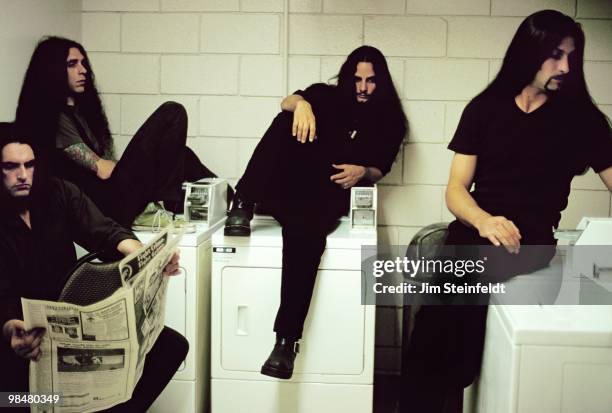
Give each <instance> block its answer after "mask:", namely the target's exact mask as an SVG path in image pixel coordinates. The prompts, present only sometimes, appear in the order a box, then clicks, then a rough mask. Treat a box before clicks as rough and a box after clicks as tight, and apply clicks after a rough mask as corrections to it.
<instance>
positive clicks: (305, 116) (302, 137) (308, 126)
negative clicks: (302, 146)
mask: <svg viewBox="0 0 612 413" xmlns="http://www.w3.org/2000/svg"><path fill="white" fill-rule="evenodd" d="M316 133H317V127H316V121H315V116H314V113H313V112H312V106H310V103H308V102H307V101H305V100H300V101H298V102H297V103H296V104H295V111H294V112H293V126H292V128H291V134H292V135H293V136H295V137H296V138H297V140H298V141H300V142H302V143H305V142H306V139H308V141H309V142H312V141H314V140H315V139H317V135H316Z"/></svg>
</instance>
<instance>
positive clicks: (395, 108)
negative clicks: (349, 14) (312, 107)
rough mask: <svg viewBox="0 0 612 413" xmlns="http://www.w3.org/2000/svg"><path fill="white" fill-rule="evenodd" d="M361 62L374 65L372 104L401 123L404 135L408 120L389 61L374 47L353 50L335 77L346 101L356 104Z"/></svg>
mask: <svg viewBox="0 0 612 413" xmlns="http://www.w3.org/2000/svg"><path fill="white" fill-rule="evenodd" d="M361 62H366V63H372V67H373V69H374V73H375V74H376V92H375V93H374V94H373V95H372V97H371V98H370V101H369V102H368V103H367V104H368V105H370V104H372V105H374V106H375V107H377V109H379V111H380V112H382V113H384V114H385V115H386V116H389V118H390V119H391V120H392V121H395V122H398V123H401V125H402V127H403V128H404V134H405V133H406V132H407V131H408V120H407V119H406V114H405V113H404V109H403V108H402V102H401V100H400V98H399V96H398V94H397V91H396V90H395V86H394V85H393V80H392V79H391V73H390V72H389V67H388V65H387V60H386V59H385V56H384V55H383V54H382V52H381V51H380V50H378V49H377V48H375V47H373V46H360V47H358V48H357V49H355V50H353V51H352V52H351V53H350V54H349V55H348V57H347V58H346V61H345V62H344V63H343V64H342V66H341V67H340V72H339V73H338V75H337V76H336V77H335V78H336V79H337V87H338V89H339V90H340V93H341V94H342V95H343V96H344V98H345V99H347V100H349V101H350V102H355V101H356V100H355V69H356V68H357V64H358V63H361Z"/></svg>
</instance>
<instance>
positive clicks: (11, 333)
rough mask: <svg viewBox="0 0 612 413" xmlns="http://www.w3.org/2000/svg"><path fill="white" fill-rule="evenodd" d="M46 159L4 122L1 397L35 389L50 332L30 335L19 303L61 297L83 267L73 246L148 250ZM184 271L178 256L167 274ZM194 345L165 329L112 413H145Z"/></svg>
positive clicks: (0, 139) (0, 140) (0, 152)
mask: <svg viewBox="0 0 612 413" xmlns="http://www.w3.org/2000/svg"><path fill="white" fill-rule="evenodd" d="M41 161H43V160H41V159H38V158H37V157H36V156H35V152H34V149H33V145H32V144H31V142H30V140H29V139H27V138H26V133H24V132H23V131H21V130H19V129H18V128H17V127H15V125H14V124H8V123H0V172H1V175H2V184H1V186H0V327H1V328H2V335H1V336H0V365H2V374H1V375H0V391H13V392H15V391H27V390H28V360H32V361H34V362H35V361H37V360H38V359H39V358H40V356H41V353H40V352H41V349H40V343H41V340H42V337H43V335H44V334H45V331H44V330H41V329H34V330H31V331H26V330H25V329H24V327H25V326H24V323H23V316H22V312H21V304H20V298H21V297H25V298H33V299H42V300H57V299H58V296H59V294H60V291H61V290H62V288H63V282H64V281H65V277H66V276H67V274H68V272H69V270H70V269H71V268H72V267H74V265H75V263H76V253H75V249H74V242H78V243H79V244H80V245H82V246H84V247H85V248H87V249H89V250H91V251H98V250H104V251H106V252H107V253H108V254H109V256H111V255H110V254H113V253H114V254H115V255H117V256H118V257H121V256H124V255H128V254H130V253H132V252H133V251H136V250H137V249H138V248H140V247H141V246H142V244H141V243H140V242H139V241H138V240H137V239H136V237H135V236H134V234H132V233H131V232H130V231H128V230H125V229H124V228H122V227H120V226H119V225H118V224H117V223H116V222H114V221H113V220H111V219H110V218H107V217H105V216H104V215H103V214H102V213H101V212H100V210H99V209H98V208H97V207H96V206H95V204H93V203H92V202H91V201H90V200H89V199H88V198H87V196H86V195H85V194H83V192H82V191H81V190H79V189H78V188H77V187H76V186H74V185H73V184H71V183H69V182H66V181H63V180H61V179H58V178H54V177H48V176H47V173H46V171H45V169H46V168H45V166H46V165H45V164H44V162H41ZM177 272H178V255H176V254H175V255H174V257H173V258H172V259H171V261H170V262H169V263H168V264H167V265H166V267H165V268H164V274H166V275H171V274H175V273H177ZM188 347H189V345H188V343H187V340H185V338H184V337H183V336H182V335H180V334H179V333H177V332H175V331H174V330H172V329H170V328H168V327H164V329H163V330H162V332H161V334H160V336H159V337H158V339H157V341H156V342H155V344H154V346H153V347H152V349H151V351H150V352H149V353H148V354H147V361H146V363H145V367H144V372H143V376H142V378H141V379H140V381H139V383H138V385H137V386H136V388H135V389H134V392H133V394H132V398H131V399H130V400H129V401H127V402H125V403H122V404H120V405H117V406H115V407H113V408H112V409H111V411H115V412H120V411H122V412H134V411H145V410H146V409H147V408H148V407H149V406H150V405H151V404H152V403H153V402H154V401H155V399H156V397H157V396H158V395H159V394H160V393H161V391H162V390H163V389H164V387H165V386H166V384H167V383H168V382H169V381H170V379H171V378H172V376H173V375H174V373H175V372H176V370H177V369H178V367H179V366H180V364H181V363H182V361H183V360H184V359H185V356H186V355H187V351H188Z"/></svg>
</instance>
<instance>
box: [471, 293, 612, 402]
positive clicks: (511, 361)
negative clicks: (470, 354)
mask: <svg viewBox="0 0 612 413" xmlns="http://www.w3.org/2000/svg"><path fill="white" fill-rule="evenodd" d="M611 390H612V307H611V306H594V305H593V306H589V305H584V306H539V305H528V306H527V305H525V306H518V305H517V306H511V305H493V306H491V307H489V315H488V319H487V333H486V342H485V352H484V356H483V365H482V371H481V374H480V378H479V380H478V383H477V385H476V387H475V388H473V389H472V391H473V392H475V393H476V394H475V398H476V403H475V406H474V407H475V409H474V410H473V411H476V412H480V413H531V412H538V413H583V412H584V413H587V412H588V413H609V412H612V391H611Z"/></svg>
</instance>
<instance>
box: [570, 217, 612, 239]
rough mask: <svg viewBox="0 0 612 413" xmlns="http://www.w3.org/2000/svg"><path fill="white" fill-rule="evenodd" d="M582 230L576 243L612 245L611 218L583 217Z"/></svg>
mask: <svg viewBox="0 0 612 413" xmlns="http://www.w3.org/2000/svg"><path fill="white" fill-rule="evenodd" d="M581 225H585V226H586V228H584V231H583V232H582V234H581V235H580V238H578V240H577V241H576V245H612V218H585V222H584V224H583V223H582V222H581Z"/></svg>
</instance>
